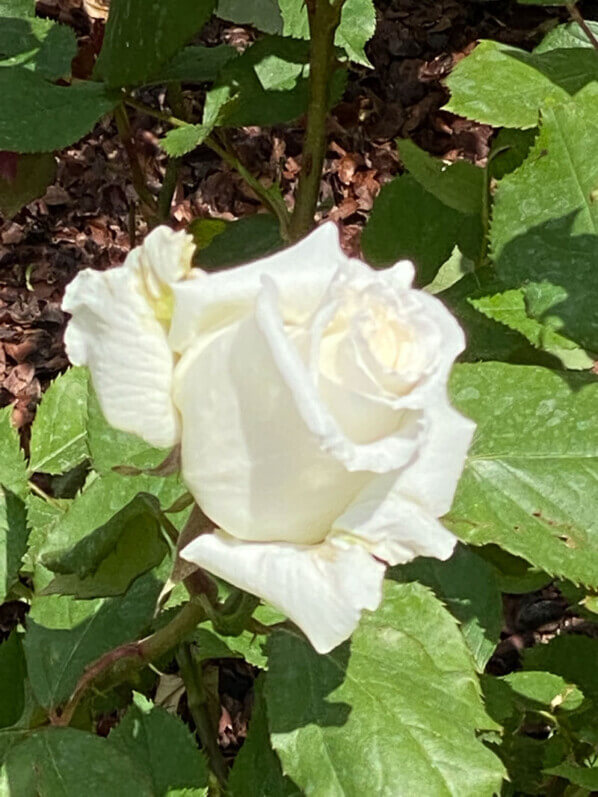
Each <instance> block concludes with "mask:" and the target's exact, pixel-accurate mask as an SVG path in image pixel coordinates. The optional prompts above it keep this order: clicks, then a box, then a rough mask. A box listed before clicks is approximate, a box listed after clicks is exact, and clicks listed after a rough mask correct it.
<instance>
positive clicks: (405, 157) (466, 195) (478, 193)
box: [397, 139, 486, 215]
mask: <svg viewBox="0 0 598 797" xmlns="http://www.w3.org/2000/svg"><path fill="white" fill-rule="evenodd" d="M397 145H398V148H399V155H400V157H401V160H402V161H403V164H404V166H405V168H406V169H407V171H408V172H409V174H411V175H412V176H413V177H414V178H415V179H416V180H417V182H418V183H419V184H420V185H421V186H422V188H425V190H426V191H428V192H429V193H430V194H433V195H434V196H435V197H436V199H439V200H440V201H441V202H442V203H443V204H444V205H447V206H448V207H449V208H452V209H453V210H458V211H459V212H460V213H465V214H470V215H476V214H477V215H480V214H481V213H482V204H483V197H484V192H485V191H486V181H485V174H484V169H481V168H479V167H478V166H474V165H473V163H469V162H468V161H457V162H456V163H445V162H444V161H442V160H440V158H434V157H433V156H432V155H430V154H429V153H428V152H426V151H425V150H423V149H420V147H418V146H417V144H414V142H413V141H410V140H409V139H399V140H398V141H397Z"/></svg>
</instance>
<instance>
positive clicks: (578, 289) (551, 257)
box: [491, 54, 598, 351]
mask: <svg viewBox="0 0 598 797" xmlns="http://www.w3.org/2000/svg"><path fill="white" fill-rule="evenodd" d="M597 57H598V54H597ZM596 186H598V116H597V115H596V113H595V109H594V108H593V107H587V108H584V107H583V106H580V105H579V104H569V105H566V106H562V107H560V108H555V109H549V110H546V111H545V113H544V118H543V124H542V127H541V130H540V135H539V136H538V138H537V140H536V143H535V145H534V147H533V148H532V150H531V152H530V155H529V157H528V158H527V160H526V161H525V163H524V164H523V166H522V167H521V168H520V169H518V170H517V171H516V172H514V173H513V174H511V175H508V176H507V177H505V178H504V179H503V180H501V182H500V183H499V186H498V189H497V192H496V197H495V205H494V218H493V223H492V230H491V247H492V257H493V259H494V262H495V264H496V270H497V273H498V275H499V277H500V278H501V279H502V281H503V282H504V283H505V285H506V287H508V288H518V287H520V286H522V285H525V286H526V296H527V297H528V302H529V301H532V300H534V296H533V293H535V294H536V297H537V298H536V299H535V300H534V301H535V303H536V305H537V307H536V308H535V309H534V311H533V313H532V314H533V315H535V316H536V317H538V316H539V315H540V314H541V318H542V320H544V321H545V322H546V323H548V324H549V325H551V326H552V327H553V328H555V329H559V331H560V332H561V333H562V334H563V335H565V336H566V337H568V338H570V339H571V340H573V341H575V342H577V343H579V344H581V346H583V347H584V348H587V349H590V350H592V351H598V315H597V314H596V312H595V301H594V294H595V293H596V292H597V291H598V271H597V269H596V262H597V261H598V202H596V201H595V199H594V192H595V189H596Z"/></svg>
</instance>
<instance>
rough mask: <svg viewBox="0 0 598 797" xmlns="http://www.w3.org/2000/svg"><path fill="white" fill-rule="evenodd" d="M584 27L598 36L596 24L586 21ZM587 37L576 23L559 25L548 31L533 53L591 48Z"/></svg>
mask: <svg viewBox="0 0 598 797" xmlns="http://www.w3.org/2000/svg"><path fill="white" fill-rule="evenodd" d="M586 25H587V26H588V27H589V29H590V30H591V31H592V32H593V33H594V35H596V36H598V22H592V21H591V20H586ZM592 46H593V45H592V42H591V41H590V40H589V38H588V35H587V33H586V32H585V31H583V30H582V29H581V27H580V26H579V25H578V23H577V22H569V23H568V24H567V25H559V26H558V27H556V28H554V29H553V30H551V31H549V32H548V33H547V34H546V36H545V37H544V39H543V40H542V41H541V43H540V44H539V45H538V46H537V47H536V48H535V50H534V52H535V53H543V52H548V51H549V50H562V49H565V48H570V47H588V48H590V47H592Z"/></svg>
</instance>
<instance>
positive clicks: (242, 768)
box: [227, 677, 302, 797]
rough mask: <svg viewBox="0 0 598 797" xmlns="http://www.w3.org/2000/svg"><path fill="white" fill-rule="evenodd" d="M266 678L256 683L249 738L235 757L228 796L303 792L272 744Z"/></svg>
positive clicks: (296, 796) (281, 796) (283, 796)
mask: <svg viewBox="0 0 598 797" xmlns="http://www.w3.org/2000/svg"><path fill="white" fill-rule="evenodd" d="M263 686H264V683H263V678H261V677H260V678H258V679H257V680H256V681H255V684H254V704H253V708H252V711H251V719H250V721H249V730H248V732H247V738H246V739H245V741H244V742H243V747H242V748H241V750H240V751H239V753H238V754H237V756H236V758H235V763H234V765H233V768H232V770H231V773H230V776H229V779H228V783H227V793H228V795H229V797H300V795H301V794H302V792H301V791H300V790H299V789H298V788H297V786H295V784H294V783H293V781H292V780H291V779H290V778H288V777H287V776H286V775H284V774H283V772H282V767H281V765H280V760H279V758H278V756H277V755H276V753H275V752H274V750H273V749H272V745H271V744H270V736H269V733H268V715H267V709H266V701H265V699H264V694H263Z"/></svg>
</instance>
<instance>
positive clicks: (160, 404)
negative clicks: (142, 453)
mask: <svg viewBox="0 0 598 797" xmlns="http://www.w3.org/2000/svg"><path fill="white" fill-rule="evenodd" d="M62 306H63V309H64V310H65V311H66V312H67V313H71V314H72V319H71V320H70V322H69V324H68V326H67V330H66V333H65V345H66V350H67V354H68V356H69V359H70V361H71V362H72V363H73V364H74V365H87V366H88V367H89V369H90V371H91V376H92V381H93V385H94V388H95V391H96V393H97V396H98V399H99V402H100V406H101V407H102V411H103V412H104V415H105V416H106V419H107V420H108V422H109V423H110V424H112V425H113V426H115V427H116V428H117V429H122V430H123V431H126V432H132V433H133V434H137V435H139V436H140V437H142V438H143V439H144V440H146V441H147V442H148V443H150V445H154V446H158V447H162V446H164V447H166V446H172V445H174V444H175V443H176V442H178V439H179V420H178V413H177V412H176V410H175V408H174V405H173V403H172V399H171V385H172V372H173V364H174V357H173V354H172V352H171V351H170V349H169V347H168V343H167V338H166V332H165V329H164V327H163V325H162V324H161V323H160V322H159V321H158V320H157V319H156V317H155V315H154V312H153V309H152V307H151V305H150V304H149V303H148V301H147V299H146V298H145V297H144V295H143V293H142V292H141V291H140V287H139V275H138V273H137V272H136V271H134V270H132V269H130V268H115V269H112V270H110V271H92V270H91V269H86V270H85V271H82V272H81V273H80V274H78V275H77V277H75V279H74V280H73V281H72V282H71V283H70V284H69V285H68V286H67V289H66V293H65V297H64V301H63V305H62Z"/></svg>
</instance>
